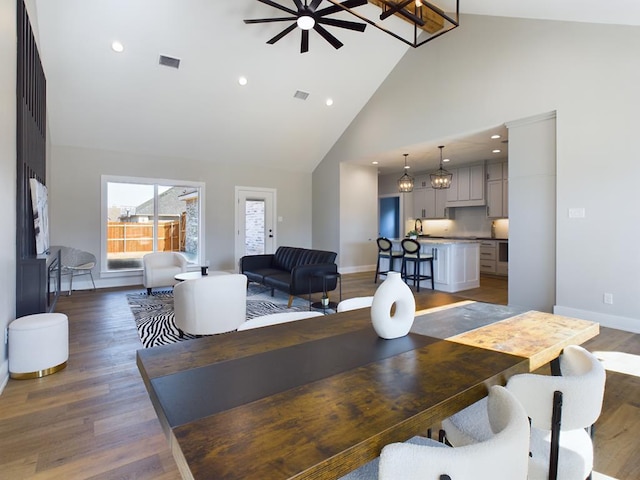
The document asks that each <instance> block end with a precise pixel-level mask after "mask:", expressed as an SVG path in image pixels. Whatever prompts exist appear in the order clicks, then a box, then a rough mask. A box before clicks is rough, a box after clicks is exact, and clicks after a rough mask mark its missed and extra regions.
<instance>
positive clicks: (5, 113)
mask: <svg viewBox="0 0 640 480" xmlns="http://www.w3.org/2000/svg"><path fill="white" fill-rule="evenodd" d="M16 48H17V44H16V2H15V0H0V65H2V68H0V105H2V108H0V205H2V210H3V212H2V222H3V224H4V225H3V228H0V271H1V272H2V275H0V334H1V335H0V391H2V389H3V388H4V386H5V384H6V382H7V380H8V377H9V362H8V360H7V346H6V345H5V343H4V332H5V329H6V328H7V325H9V322H11V321H12V320H14V319H15V315H16Z"/></svg>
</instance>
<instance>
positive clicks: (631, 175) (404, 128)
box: [314, 16, 640, 331]
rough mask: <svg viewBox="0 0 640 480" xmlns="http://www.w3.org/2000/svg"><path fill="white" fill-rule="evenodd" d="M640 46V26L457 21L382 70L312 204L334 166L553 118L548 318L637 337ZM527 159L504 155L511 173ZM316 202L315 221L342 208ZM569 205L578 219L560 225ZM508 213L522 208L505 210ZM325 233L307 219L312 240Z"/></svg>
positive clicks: (317, 181) (328, 160)
mask: <svg viewBox="0 0 640 480" xmlns="http://www.w3.org/2000/svg"><path fill="white" fill-rule="evenodd" d="M639 49H640V28H639V27H629V26H614V25H594V24H580V23H568V22H553V21H537V20H525V19H511V18H497V17H485V16H463V17H462V19H461V27H460V28H458V29H455V30H454V31H452V32H450V33H447V34H446V35H444V36H443V37H441V38H439V39H437V40H436V41H434V42H431V43H430V44H428V45H425V46H423V47H420V48H418V49H413V50H410V51H409V52H408V53H407V54H406V55H405V57H404V58H403V59H402V60H401V61H400V62H399V63H398V66H397V67H396V68H395V69H394V70H393V71H392V72H391V73H390V75H389V76H388V78H387V79H386V81H385V82H384V83H383V84H382V85H381V87H380V88H379V89H378V91H377V92H376V94H375V95H374V96H373V97H372V98H371V100H370V101H369V102H368V104H367V105H366V106H365V107H364V108H363V110H362V111H361V112H360V114H359V115H358V116H357V118H356V119H355V120H354V121H353V123H352V124H351V125H350V126H349V128H348V129H347V131H346V132H345V133H344V134H343V135H342V137H341V138H340V140H339V141H338V142H337V143H336V144H335V145H334V147H333V148H332V149H331V151H330V152H329V153H328V154H327V156H326V157H325V159H324V160H323V162H322V164H321V165H320V166H319V167H318V168H317V169H316V172H321V173H322V175H321V176H320V175H319V176H318V177H317V178H315V176H316V173H314V204H315V203H317V202H325V200H327V195H326V194H324V193H323V192H324V188H325V186H326V185H324V184H323V179H326V178H335V176H336V175H338V173H334V174H332V173H331V172H330V171H328V170H332V169H333V170H336V171H337V170H338V167H337V166H336V163H338V162H344V161H349V160H356V159H362V158H364V157H366V156H368V155H372V154H375V153H378V152H383V151H388V150H394V149H398V148H403V147H410V146H412V145H416V144H420V143H424V142H429V141H434V142H435V141H440V140H442V139H446V138H448V137H452V136H459V135H464V134H467V133H473V132H477V131H480V130H483V129H485V128H488V127H492V126H495V125H499V124H501V123H505V122H511V121H516V120H519V119H523V118H527V117H531V116H535V115H538V114H543V113H546V112H553V111H555V112H557V119H556V124H557V132H556V134H557V137H556V138H557V150H556V157H557V178H556V181H557V190H556V197H557V202H556V206H555V208H556V216H557V224H556V253H557V257H556V268H555V270H556V279H555V282H556V291H555V304H556V306H555V310H556V312H559V313H564V314H569V315H574V316H580V317H582V318H591V319H594V320H597V321H600V322H601V323H602V324H604V325H615V326H618V327H621V328H626V329H629V330H635V331H639V330H640V320H639V316H640V295H638V291H639V288H638V287H639V283H638V280H637V272H638V271H639V270H640V253H639V252H640V251H639V250H638V249H637V247H636V243H637V238H638V236H639V235H640V221H639V220H640V219H639V218H638V217H639V216H640V215H639V214H638V211H637V209H636V208H635V205H636V204H637V198H635V197H636V196H637V194H636V190H637V188H636V184H637V182H638V178H640V162H638V160H637V145H636V143H637V142H635V139H636V137H637V130H638V121H637V110H638V106H639V105H640V89H638V88H637V85H639V84H640V63H639V62H637V61H636V53H635V52H637V51H639ZM407 92H410V93H411V94H407ZM525 161H526V160H525V159H524V158H520V159H519V158H513V157H511V156H510V158H509V164H510V169H511V168H514V167H515V168H516V169H518V162H525ZM612 171H613V172H614V174H613V175H611V173H610V172H612ZM332 188H333V187H332ZM316 190H317V191H316ZM511 192H512V188H510V193H511ZM530 201H531V202H535V201H536V198H531V199H530ZM325 205H326V206H328V207H331V208H333V211H326V212H324V213H325V217H324V218H326V219H333V218H338V217H339V216H340V215H341V211H340V208H342V205H336V204H335V202H333V201H327V202H325ZM314 208H315V205H314ZM569 208H584V209H585V212H586V216H585V218H583V219H580V221H576V220H575V219H569V218H568V214H567V212H568V209H569ZM518 215H522V216H524V217H525V218H526V215H527V211H526V209H525V211H512V210H510V217H511V218H512V219H513V218H515V217H516V216H518ZM316 220H317V221H316ZM334 225H335V222H332V221H331V220H328V221H327V225H323V223H322V222H320V219H314V241H315V235H316V232H318V231H322V230H323V229H324V228H325V227H327V228H333V227H334ZM533 227H535V225H532V227H531V228H533ZM510 230H511V227H510ZM331 241H332V242H333V245H326V246H328V247H331V246H333V247H334V248H339V247H340V242H339V240H338V239H336V238H332V239H331ZM516 288H525V287H524V286H518V287H516ZM605 292H608V293H612V294H613V298H614V303H613V305H606V304H604V303H603V301H602V300H603V293H605Z"/></svg>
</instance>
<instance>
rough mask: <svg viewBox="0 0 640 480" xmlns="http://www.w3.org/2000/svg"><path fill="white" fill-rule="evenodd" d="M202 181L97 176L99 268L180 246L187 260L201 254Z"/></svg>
mask: <svg viewBox="0 0 640 480" xmlns="http://www.w3.org/2000/svg"><path fill="white" fill-rule="evenodd" d="M203 205H204V183H202V182H187V181H181V180H165V179H163V180H158V179H149V178H133V177H114V176H107V175H105V176H103V177H102V266H103V268H102V270H103V271H105V272H119V271H126V270H138V269H141V268H142V257H143V256H144V255H145V254H147V253H151V252H180V253H181V254H182V255H184V256H185V257H186V259H187V261H188V262H189V263H190V264H194V265H199V264H200V263H201V262H200V259H201V258H202V255H203V242H202V232H204V212H203Z"/></svg>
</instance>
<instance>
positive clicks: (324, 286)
mask: <svg viewBox="0 0 640 480" xmlns="http://www.w3.org/2000/svg"><path fill="white" fill-rule="evenodd" d="M311 276H312V277H316V278H322V296H323V297H327V298H328V297H329V292H327V282H328V281H329V280H333V279H336V280H337V281H338V286H339V288H340V290H339V292H340V297H339V301H338V302H328V303H327V305H324V304H323V303H322V302H313V303H311V281H309V310H311V309H312V308H316V309H321V310H322V312H323V313H326V311H327V308H332V309H333V310H335V309H337V308H338V303H339V302H341V301H342V275H341V274H340V273H339V272H329V273H327V272H319V273H313V274H311Z"/></svg>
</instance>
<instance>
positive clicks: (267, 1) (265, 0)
mask: <svg viewBox="0 0 640 480" xmlns="http://www.w3.org/2000/svg"><path fill="white" fill-rule="evenodd" d="M258 1H259V2H261V3H264V4H265V5H269V6H270V7H273V8H277V9H278V10H282V11H283V12H287V13H290V14H291V15H296V16H297V15H298V12H296V11H295V10H291V9H290V8H288V7H285V6H284V5H280V4H279V3H276V2H273V1H272V0H258Z"/></svg>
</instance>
